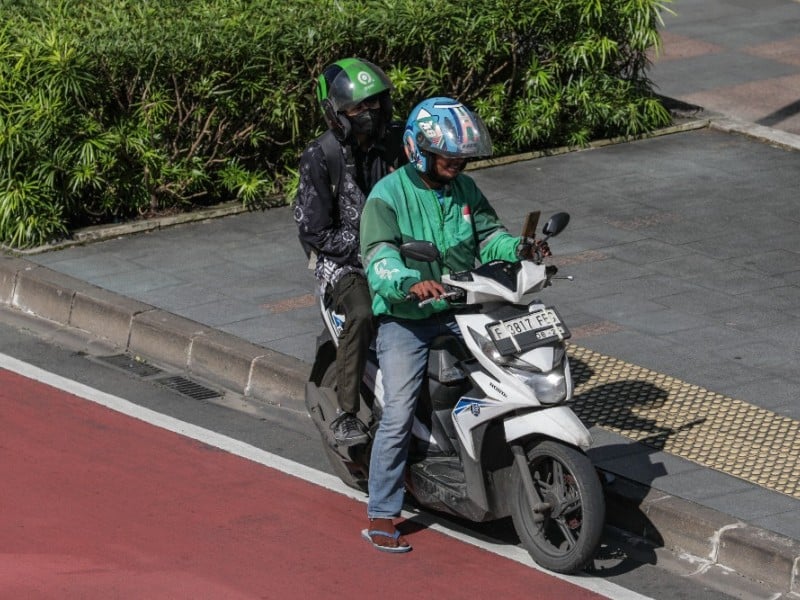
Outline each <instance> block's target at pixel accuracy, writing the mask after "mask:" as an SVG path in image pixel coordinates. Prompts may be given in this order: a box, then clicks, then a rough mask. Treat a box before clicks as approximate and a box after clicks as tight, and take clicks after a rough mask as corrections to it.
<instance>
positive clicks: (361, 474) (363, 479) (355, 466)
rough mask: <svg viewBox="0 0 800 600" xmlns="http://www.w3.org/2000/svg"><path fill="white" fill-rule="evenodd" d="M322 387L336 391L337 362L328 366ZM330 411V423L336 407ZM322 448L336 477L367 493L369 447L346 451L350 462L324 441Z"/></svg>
mask: <svg viewBox="0 0 800 600" xmlns="http://www.w3.org/2000/svg"><path fill="white" fill-rule="evenodd" d="M320 387H328V388H331V389H336V363H335V362H333V363H331V364H330V365H328V368H327V369H326V370H325V373H324V374H323V376H322V380H321V381H320ZM329 410H330V415H331V416H330V417H329V418H328V423H330V422H331V421H332V420H333V415H334V414H335V412H336V407H330V408H329ZM322 447H323V449H324V450H325V456H326V457H327V459H328V462H329V463H330V465H331V467H332V468H333V473H334V475H336V476H337V477H338V478H339V479H341V480H342V481H343V482H344V483H345V484H346V485H348V486H349V487H351V488H354V489H357V490H360V491H362V492H366V491H367V469H366V468H365V466H366V465H367V464H368V463H369V456H368V455H366V456H365V453H366V450H367V448H369V446H367V447H364V446H358V447H355V448H351V449H349V450H345V452H347V453H349V454H350V455H351V458H352V460H350V461H348V460H345V459H344V458H343V457H342V456H340V455H339V453H338V452H337V451H336V450H334V449H333V448H331V446H330V445H329V444H328V443H327V442H326V441H325V440H323V441H322ZM362 465H364V466H362Z"/></svg>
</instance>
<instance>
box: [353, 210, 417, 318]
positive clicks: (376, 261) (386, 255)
mask: <svg viewBox="0 0 800 600" xmlns="http://www.w3.org/2000/svg"><path fill="white" fill-rule="evenodd" d="M360 236H361V258H362V262H363V264H364V270H365V272H366V274H367V282H368V283H369V288H370V291H371V292H372V293H373V295H378V296H381V297H382V298H383V299H384V300H385V302H386V303H388V304H395V303H397V302H402V301H403V300H405V297H406V294H408V291H409V290H410V289H411V286H413V285H414V284H415V283H417V282H419V281H420V272H419V271H416V270H414V269H409V268H408V267H407V266H406V265H405V263H404V262H403V258H402V256H400V244H401V243H402V235H401V233H400V227H399V225H398V223H397V216H396V215H395V212H394V209H393V208H392V207H391V206H390V205H389V204H388V203H387V202H385V201H384V200H382V199H381V198H378V197H374V196H370V197H369V199H368V200H367V203H366V204H365V205H364V211H363V212H362V214H361V232H360ZM373 304H374V303H373Z"/></svg>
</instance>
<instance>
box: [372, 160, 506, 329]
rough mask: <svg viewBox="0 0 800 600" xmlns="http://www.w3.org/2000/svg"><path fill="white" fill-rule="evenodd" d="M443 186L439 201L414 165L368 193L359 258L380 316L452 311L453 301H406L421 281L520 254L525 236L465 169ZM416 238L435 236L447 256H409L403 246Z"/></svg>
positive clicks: (406, 316)
mask: <svg viewBox="0 0 800 600" xmlns="http://www.w3.org/2000/svg"><path fill="white" fill-rule="evenodd" d="M442 192H443V193H442V198H441V200H440V198H439V196H438V195H437V193H436V192H435V191H434V190H431V189H429V188H428V187H427V186H426V185H425V183H424V182H423V181H422V179H421V178H420V176H419V174H418V173H417V171H416V170H415V169H414V166H413V165H411V164H408V165H405V166H404V167H403V168H401V169H398V170H396V171H394V172H393V173H391V174H389V175H387V176H386V177H384V178H383V179H381V180H380V181H379V182H378V183H377V184H376V185H375V187H374V188H373V189H372V191H371V192H370V194H369V197H368V198H367V202H366V204H365V205H364V211H363V213H362V215H361V231H360V236H361V257H362V261H363V264H364V267H365V270H366V273H367V280H368V282H369V288H370V293H371V294H372V312H373V313H375V314H376V315H392V316H395V317H400V318H404V319H424V318H426V317H429V316H430V315H432V314H434V313H436V312H440V311H443V310H446V309H447V308H448V303H447V302H446V301H444V300H442V301H438V302H433V303H431V304H428V305H426V306H424V307H422V308H420V307H419V306H417V302H412V301H407V300H405V297H406V294H408V291H409V290H410V289H411V286H412V285H414V284H415V283H418V282H420V281H424V280H429V279H432V280H435V281H441V280H442V275H443V274H444V273H451V272H456V271H464V270H466V269H472V268H474V267H475V266H476V265H477V264H480V263H485V262H488V261H490V260H496V259H503V260H510V261H516V260H517V257H516V248H517V244H519V241H520V238H518V237H514V236H512V235H511V234H509V233H508V231H507V230H506V228H505V227H504V226H503V224H502V223H501V222H500V219H499V218H498V217H497V213H496V212H495V211H494V209H493V208H492V207H491V206H490V205H489V202H488V200H486V197H485V196H484V195H483V194H482V193H481V191H480V190H479V189H478V186H477V185H475V182H474V181H473V180H472V178H471V177H468V176H467V175H464V174H461V175H459V176H458V177H457V178H456V179H455V180H454V181H453V182H452V183H451V184H450V185H448V186H447V187H446V188H445V189H444V190H442ZM410 240H425V241H430V242H433V243H434V244H436V247H437V248H438V249H439V252H440V253H441V255H442V258H441V259H440V260H439V261H438V262H433V263H426V262H419V261H414V260H411V259H408V260H406V259H404V258H403V257H402V256H400V245H401V244H403V243H404V242H408V241H410Z"/></svg>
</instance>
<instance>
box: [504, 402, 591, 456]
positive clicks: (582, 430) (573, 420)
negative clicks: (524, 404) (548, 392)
mask: <svg viewBox="0 0 800 600" xmlns="http://www.w3.org/2000/svg"><path fill="white" fill-rule="evenodd" d="M503 426H504V427H505V432H506V441H508V442H513V441H514V440H518V439H521V438H524V437H527V436H529V435H531V434H539V435H544V436H547V437H549V438H553V439H556V440H560V441H563V442H566V443H568V444H572V445H573V446H576V447H578V448H581V449H583V450H588V449H589V447H590V446H591V445H592V434H591V433H589V430H588V429H586V426H585V425H584V424H583V423H582V422H581V420H580V419H579V418H578V417H577V416H576V415H575V413H574V412H572V410H571V409H570V408H569V407H567V406H554V407H553V408H545V409H542V410H536V411H532V412H529V413H525V414H524V415H519V416H516V417H510V418H508V419H506V420H505V421H504V422H503Z"/></svg>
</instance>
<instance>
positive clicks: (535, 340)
mask: <svg viewBox="0 0 800 600" xmlns="http://www.w3.org/2000/svg"><path fill="white" fill-rule="evenodd" d="M486 330H487V331H488V332H489V337H491V338H492V340H493V341H494V344H495V346H496V347H497V350H498V351H499V352H500V354H502V355H506V354H513V353H514V352H525V351H527V350H531V349H533V348H536V347H537V346H543V345H544V344H548V343H550V342H552V341H555V340H559V339H562V340H563V339H567V338H569V337H570V335H571V334H570V332H569V329H567V326H566V325H564V323H563V322H562V321H561V317H560V316H559V314H558V313H557V312H556V310H555V309H554V308H552V307H548V308H544V309H541V310H537V311H534V312H530V313H524V314H521V315H518V316H516V317H513V318H511V319H504V320H502V321H495V322H494V323H489V324H488V325H487V326H486Z"/></svg>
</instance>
